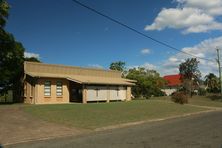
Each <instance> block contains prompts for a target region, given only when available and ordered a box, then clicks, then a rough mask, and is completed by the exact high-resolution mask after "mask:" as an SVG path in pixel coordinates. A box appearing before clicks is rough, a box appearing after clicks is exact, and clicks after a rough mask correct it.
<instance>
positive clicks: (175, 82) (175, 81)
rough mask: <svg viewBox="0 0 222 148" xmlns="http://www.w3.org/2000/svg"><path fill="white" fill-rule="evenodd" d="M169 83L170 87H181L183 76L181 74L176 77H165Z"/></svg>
mask: <svg viewBox="0 0 222 148" xmlns="http://www.w3.org/2000/svg"><path fill="white" fill-rule="evenodd" d="M163 78H164V79H165V80H166V81H167V82H168V84H167V85H168V86H179V85H181V84H182V82H181V80H180V78H181V75H180V74H176V75H166V76H164V77H163Z"/></svg>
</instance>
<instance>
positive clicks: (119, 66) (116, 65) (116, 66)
mask: <svg viewBox="0 0 222 148" xmlns="http://www.w3.org/2000/svg"><path fill="white" fill-rule="evenodd" d="M125 66H126V63H125V62H122V61H117V62H112V63H111V64H110V66H109V69H111V70H117V71H121V72H123V71H124V70H125V69H126V67H125Z"/></svg>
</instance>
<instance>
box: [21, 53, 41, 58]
mask: <svg viewBox="0 0 222 148" xmlns="http://www.w3.org/2000/svg"><path fill="white" fill-rule="evenodd" d="M24 57H26V58H31V57H35V58H37V59H40V56H39V54H37V53H31V52H25V53H24Z"/></svg>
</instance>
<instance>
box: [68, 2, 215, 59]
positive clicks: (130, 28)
mask: <svg viewBox="0 0 222 148" xmlns="http://www.w3.org/2000/svg"><path fill="white" fill-rule="evenodd" d="M72 1H73V2H75V3H76V4H78V5H80V6H82V7H84V8H86V9H88V10H90V11H92V12H94V13H96V14H98V15H100V16H102V17H105V18H107V19H108V20H110V21H112V22H115V23H116V24H119V25H121V26H123V27H125V28H127V29H129V30H131V31H133V32H135V33H137V34H139V35H142V36H143V37H146V38H148V39H150V40H152V41H154V42H156V43H158V44H161V45H163V46H165V47H167V48H169V49H173V50H176V51H178V52H181V53H183V54H186V55H189V56H192V57H195V58H198V59H202V60H207V61H213V62H215V61H214V60H211V59H207V58H202V57H198V56H195V55H193V54H190V53H188V52H185V51H181V50H180V49H178V48H176V47H173V46H171V45H169V44H167V43H165V42H162V41H160V40H158V39H155V38H153V37H151V36H148V35H146V34H144V33H142V32H140V31H138V30H136V29H134V28H132V27H130V26H128V25H126V24H124V23H122V22H120V21H118V20H116V19H114V18H112V17H110V16H108V15H106V14H103V13H102V12H100V11H98V10H96V9H94V8H92V7H89V6H87V5H85V4H83V3H81V2H79V1H77V0H72Z"/></svg>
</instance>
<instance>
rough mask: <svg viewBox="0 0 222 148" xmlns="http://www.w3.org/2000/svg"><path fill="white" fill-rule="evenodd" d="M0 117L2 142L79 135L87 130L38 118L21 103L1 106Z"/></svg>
mask: <svg viewBox="0 0 222 148" xmlns="http://www.w3.org/2000/svg"><path fill="white" fill-rule="evenodd" d="M0 119H1V120H0V144H12V143H17V142H21V141H29V140H32V139H48V138H53V137H61V136H67V135H79V134H82V133H85V132H86V131H85V130H81V129H75V128H69V127H65V126H62V125H57V124H53V123H49V122H46V121H42V120H39V119H36V118H34V117H32V116H31V115H29V114H26V113H25V112H23V111H22V109H21V106H20V105H11V106H10V105H9V106H0Z"/></svg>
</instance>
